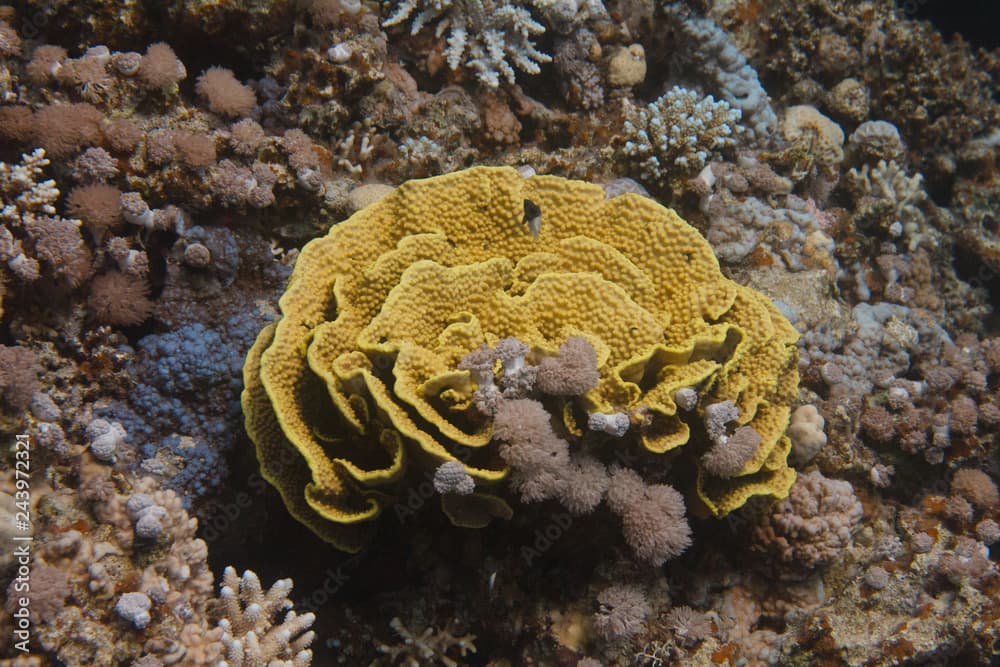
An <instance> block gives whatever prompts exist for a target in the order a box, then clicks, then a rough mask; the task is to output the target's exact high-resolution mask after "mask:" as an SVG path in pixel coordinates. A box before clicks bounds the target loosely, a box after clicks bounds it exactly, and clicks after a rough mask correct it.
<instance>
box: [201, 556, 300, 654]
mask: <svg viewBox="0 0 1000 667" xmlns="http://www.w3.org/2000/svg"><path fill="white" fill-rule="evenodd" d="M291 592H292V580H291V579H280V580H278V581H276V582H275V583H274V585H273V586H271V588H269V589H268V590H267V591H265V590H264V589H263V588H262V587H261V584H260V579H259V578H258V577H257V575H256V574H255V573H254V572H252V571H250V570H247V571H246V572H244V573H243V576H242V577H240V576H238V575H237V574H236V570H234V569H233V568H231V567H227V568H226V571H225V573H224V574H223V577H222V588H221V590H220V592H219V604H220V609H219V612H220V614H221V616H222V620H220V621H219V625H218V627H219V628H221V629H222V643H223V645H224V646H225V647H226V662H223V663H219V664H220V665H225V666H226V667H258V666H260V667H264V666H266V667H307V666H308V665H310V664H312V651H311V650H309V649H308V648H307V647H308V646H309V645H310V644H311V643H312V641H313V639H314V638H315V637H316V633H315V632H313V631H312V630H310V629H309V628H310V627H312V624H313V621H314V620H316V616H315V614H312V613H307V614H302V615H301V616H299V615H298V614H296V613H295V612H294V611H292V610H291V606H292V601H291V600H289V599H288V594H289V593H291ZM286 609H288V610H289V611H288V612H287V613H286V614H285V618H284V620H283V621H280V622H277V616H278V614H280V613H281V612H282V611H284V610H286Z"/></svg>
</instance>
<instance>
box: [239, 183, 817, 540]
mask: <svg viewBox="0 0 1000 667" xmlns="http://www.w3.org/2000/svg"><path fill="white" fill-rule="evenodd" d="M280 306H281V318H280V319H279V320H278V321H277V322H276V323H274V324H272V325H270V326H268V327H267V328H265V329H264V330H263V331H262V332H261V333H260V336H259V337H258V339H257V342H256V343H255V345H254V346H253V348H252V349H251V351H250V353H249V355H248V358H247V362H246V366H245V369H244V381H245V390H244V392H243V408H244V413H245V415H246V428H247V432H248V433H249V435H250V437H251V439H252V440H253V442H254V443H255V445H256V448H257V457H258V460H259V462H260V465H261V470H262V472H263V474H264V476H265V477H266V478H267V479H268V480H269V481H270V482H271V483H272V484H273V485H274V486H275V487H276V488H277V489H278V490H279V491H280V493H281V495H282V497H283V498H284V501H285V503H286V505H287V506H288V509H289V511H290V512H291V513H292V514H293V516H295V517H296V518H297V519H298V520H300V521H302V522H303V523H305V524H306V525H307V526H309V527H310V528H311V529H312V530H314V531H315V532H316V533H317V534H318V535H320V536H321V537H323V538H324V539H326V540H328V541H330V542H331V543H333V544H334V545H336V546H337V547H339V548H341V549H344V550H348V551H355V550H357V549H360V548H361V547H362V546H363V544H364V542H365V539H366V538H367V536H368V533H369V531H370V528H371V526H372V523H373V522H372V520H373V519H375V518H376V517H377V515H378V514H379V512H380V511H381V510H382V509H384V508H385V507H387V506H390V505H391V504H392V503H394V502H396V498H398V496H399V493H400V491H401V488H402V485H403V484H404V480H405V479H406V478H407V477H408V476H409V477H410V478H411V479H412V473H413V471H415V470H417V471H429V472H433V470H434V469H435V468H436V467H437V466H438V465H440V464H442V463H444V462H448V461H461V462H462V464H463V465H464V466H465V469H466V471H467V472H468V474H469V475H470V476H471V477H472V478H473V479H474V480H475V483H476V491H475V493H473V494H470V495H469V496H467V497H465V498H464V499H455V498H450V499H448V500H447V502H445V503H444V509H445V511H446V512H447V513H448V515H449V517H451V519H452V521H453V522H455V523H457V524H460V525H484V524H485V523H486V522H487V521H488V518H489V517H490V516H509V514H510V507H509V506H508V504H507V502H506V500H505V498H509V496H508V495H507V494H505V493H504V489H503V485H501V484H499V482H501V481H502V480H503V479H504V477H505V476H506V475H507V472H508V471H507V469H506V468H505V466H504V462H503V460H502V459H501V458H500V457H499V456H498V455H497V452H496V444H495V443H494V442H493V441H492V424H491V423H490V419H489V418H487V417H484V415H483V414H482V413H481V412H479V411H478V410H477V409H476V408H475V406H474V405H473V401H472V395H473V392H474V391H475V390H476V384H475V380H474V378H473V377H472V375H470V372H469V371H467V370H461V369H460V368H459V362H460V361H461V360H462V358H463V357H465V355H467V354H468V353H469V352H471V351H473V350H475V349H477V348H478V347H479V346H480V345H481V344H486V345H488V346H492V345H494V344H496V342H497V341H498V340H500V339H503V338H506V337H514V338H517V339H518V340H520V341H522V342H524V343H525V344H527V345H528V346H529V348H530V349H531V354H532V355H535V356H536V357H537V356H544V355H554V354H557V351H558V349H559V346H560V345H561V344H562V343H563V342H564V341H566V340H567V338H569V337H570V336H582V337H584V338H586V339H587V340H588V341H589V342H590V343H591V344H592V345H593V347H594V349H595V350H596V352H597V358H598V368H599V374H600V380H599V382H598V384H597V386H596V387H594V388H593V389H591V390H590V391H588V392H587V393H586V394H585V395H583V396H579V397H573V398H568V399H567V401H571V402H572V404H567V405H566V406H564V408H565V409H563V410H562V415H561V417H560V418H561V419H562V420H563V421H564V422H565V423H564V424H563V425H562V426H563V427H564V430H565V433H564V435H565V436H566V437H567V438H568V439H570V440H571V441H572V442H575V441H576V440H579V437H580V433H581V430H580V428H579V427H578V426H577V424H578V423H579V422H580V420H579V418H575V417H574V415H579V414H587V413H590V414H592V413H597V412H600V413H623V414H627V415H629V418H630V421H631V424H632V426H631V428H630V429H629V431H628V434H627V436H626V437H625V438H619V439H609V441H608V442H607V443H606V444H605V445H603V446H604V447H605V451H604V455H607V456H610V455H613V453H614V452H613V451H611V450H612V449H614V448H624V447H629V446H632V447H640V448H644V449H645V450H647V451H648V452H650V453H652V454H654V455H662V456H663V459H664V461H667V460H668V459H673V458H675V457H676V455H678V454H683V453H685V452H686V451H688V450H690V452H691V453H692V454H693V453H694V452H695V450H697V451H698V452H699V453H700V452H703V451H705V448H706V447H707V445H706V443H704V442H696V441H698V440H704V433H703V429H702V427H701V426H700V423H701V421H700V420H701V416H702V415H703V409H704V407H705V406H707V405H709V404H712V403H717V402H721V401H726V400H731V401H733V403H734V404H735V405H736V406H737V407H738V409H739V419H738V425H739V426H746V425H748V426H750V427H752V428H753V429H754V430H756V431H757V432H758V433H759V434H760V435H761V439H760V445H759V447H758V449H757V451H756V453H755V454H754V456H752V457H751V458H750V459H749V460H748V461H747V462H746V464H745V465H744V466H743V468H742V469H741V470H739V472H738V473H737V474H735V475H733V476H730V477H728V478H725V479H723V478H716V477H713V476H712V475H710V474H708V473H707V472H706V471H704V470H702V469H701V468H700V466H699V464H698V458H697V456H691V457H690V460H691V461H692V463H693V465H695V466H696V467H697V470H698V472H697V475H696V477H697V479H696V481H695V484H693V485H692V488H693V489H694V493H693V494H692V497H691V500H692V501H695V502H697V503H698V504H699V505H700V506H701V507H702V508H703V509H707V510H708V511H709V512H710V513H711V514H714V515H716V516H722V515H725V514H726V513H728V512H730V511H732V510H734V509H736V508H738V507H740V506H741V505H742V504H743V503H744V502H746V500H747V499H748V498H750V497H751V496H753V495H770V496H774V497H777V498H782V497H785V496H786V495H787V493H788V488H789V486H791V484H792V482H793V481H794V479H795V473H794V471H792V470H791V469H790V468H789V467H788V465H787V462H786V459H787V455H788V451H789V448H790V445H789V441H788V438H787V437H786V436H785V435H784V432H785V428H786V426H787V424H788V419H789V412H790V405H791V403H792V402H793V401H794V400H795V398H796V395H797V391H798V373H797V369H796V365H797V363H796V362H797V359H796V352H795V341H796V339H797V334H796V332H795V330H794V329H793V328H792V327H791V325H790V324H789V323H788V322H787V321H786V320H785V318H784V317H783V316H782V314H781V313H780V311H778V309H777V308H775V307H774V305H773V304H772V303H771V302H770V300H769V299H768V298H767V297H765V296H763V295H761V294H759V293H757V292H755V291H753V290H750V289H748V288H745V287H742V286H740V285H738V284H737V283H735V282H733V281H731V280H729V279H727V278H725V277H724V276H723V275H722V273H721V271H720V269H719V264H718V262H717V260H716V258H715V256H714V254H713V253H712V250H711V248H710V247H709V245H708V243H707V242H706V241H705V240H704V238H702V236H701V235H700V234H699V233H698V231H697V230H696V229H694V228H693V227H691V226H690V225H688V224H687V223H686V222H684V221H683V220H681V219H680V218H679V217H678V216H677V215H676V214H675V213H674V212H673V211H671V210H668V209H666V208H664V207H662V206H660V205H658V204H657V203H655V202H654V201H652V200H650V199H647V198H644V197H640V196H638V195H634V194H624V195H620V196H617V197H614V198H611V199H606V198H605V193H604V190H603V189H602V188H601V187H599V186H597V185H593V184H589V183H584V182H580V181H573V180H567V179H563V178H558V177H554V176H531V177H523V176H521V175H520V174H519V173H518V172H517V171H515V170H514V169H511V168H504V167H500V168H493V167H475V168H472V169H468V170H466V171H462V172H457V173H453V174H448V175H445V176H438V177H435V178H429V179H425V180H417V181H410V182H407V183H404V184H403V185H401V186H400V187H399V188H397V189H396V190H395V191H394V192H393V193H392V194H390V195H388V196H386V197H385V198H384V199H382V200H381V201H379V202H377V203H375V204H372V205H371V206H369V207H367V208H365V209H363V210H361V211H359V212H358V213H356V214H354V215H353V216H352V217H351V218H350V219H349V220H347V221H345V222H343V223H340V224H338V225H335V226H334V227H333V228H332V229H331V231H330V232H329V234H327V235H326V236H324V237H322V238H318V239H315V240H313V241H311V242H310V243H309V244H308V245H306V246H305V248H303V250H302V252H301V254H300V255H299V258H298V261H297V264H296V266H295V270H294V272H293V274H292V277H291V279H290V281H289V283H288V287H287V290H286V292H285V294H284V296H283V297H282V298H281V301H280ZM680 389H693V390H695V391H696V392H697V396H698V402H697V405H695V406H694V407H693V408H691V409H688V410H682V409H680V408H678V406H677V404H676V403H675V401H674V397H675V394H676V392H677V391H678V390H680ZM689 407H690V406H689ZM584 423H585V422H584ZM588 437H591V439H593V438H592V435H591V436H588ZM588 446H591V447H593V446H594V445H592V444H591V445H588ZM598 455H600V452H598ZM654 458H655V456H654Z"/></svg>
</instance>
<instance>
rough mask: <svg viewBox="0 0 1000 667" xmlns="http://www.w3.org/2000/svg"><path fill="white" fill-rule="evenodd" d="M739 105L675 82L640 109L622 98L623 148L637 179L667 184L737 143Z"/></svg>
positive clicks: (697, 168)
mask: <svg viewBox="0 0 1000 667" xmlns="http://www.w3.org/2000/svg"><path fill="white" fill-rule="evenodd" d="M739 119H740V111H739V109H732V108H730V106H729V104H728V103H726V102H725V101H722V100H719V101H718V102H716V101H715V99H713V98H712V96H711V95H709V96H708V97H704V98H700V97H699V95H698V94H697V93H696V92H694V91H693V90H688V89H687V88H681V87H680V86H674V87H673V88H671V89H670V90H668V91H667V92H666V93H664V94H663V95H662V96H661V97H660V98H659V99H657V100H656V101H654V102H650V103H649V104H647V105H646V106H644V107H634V106H632V105H631V104H630V103H629V102H628V101H627V100H626V102H625V124H624V130H625V134H626V135H627V141H626V142H625V147H624V152H625V155H627V156H628V157H630V158H632V159H633V160H635V168H636V170H637V171H638V173H639V175H640V177H641V178H642V179H643V180H645V181H646V182H648V183H658V184H663V185H666V184H667V183H668V182H670V181H676V180H678V178H680V177H685V176H688V175H690V174H692V173H694V172H696V171H698V170H699V169H701V168H702V167H704V166H705V164H706V163H707V161H708V159H709V158H710V157H711V156H712V155H714V154H715V153H716V152H717V151H718V150H720V149H722V148H725V147H727V146H732V145H734V144H735V143H736V141H735V139H734V135H735V134H736V133H737V132H738V131H739V130H741V127H740V126H739V125H737V121H739Z"/></svg>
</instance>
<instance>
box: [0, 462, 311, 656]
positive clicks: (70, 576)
mask: <svg viewBox="0 0 1000 667" xmlns="http://www.w3.org/2000/svg"><path fill="white" fill-rule="evenodd" d="M81 474H82V484H81V487H80V491H79V493H78V494H67V493H59V492H54V491H49V492H48V493H47V495H46V498H45V502H44V503H42V504H41V506H44V508H45V509H40V510H39V514H40V517H39V522H40V525H41V526H45V527H46V529H47V530H46V532H45V533H44V534H43V536H42V537H41V539H39V540H36V544H35V549H34V557H33V558H34V560H33V565H32V576H31V580H30V581H31V588H30V594H31V599H32V605H31V608H30V609H31V621H32V626H33V629H34V632H35V633H36V634H37V638H38V642H39V645H40V646H41V647H43V648H44V649H46V650H47V651H50V652H51V654H52V655H54V656H56V657H57V658H58V659H59V661H60V662H61V663H63V664H67V665H89V664H106V665H112V664H140V665H144V666H157V665H160V666H162V665H168V664H184V665H217V664H219V663H220V661H222V660H226V661H228V664H230V665H233V666H234V667H235V666H237V665H242V666H249V665H271V666H273V667H276V666H277V665H279V664H289V665H295V666H299V667H301V666H304V665H309V664H311V661H312V654H311V652H310V651H309V650H308V649H307V648H306V647H307V646H308V645H309V644H310V643H311V641H312V639H313V634H312V633H311V632H309V631H308V628H309V626H310V625H311V624H312V622H313V619H314V617H313V615H312V614H309V613H307V614H303V615H301V616H297V615H296V614H295V612H294V611H287V613H286V614H285V615H284V618H283V619H282V618H279V617H277V615H278V614H280V613H281V612H283V611H285V610H287V609H290V607H291V601H290V600H289V599H288V597H287V596H288V594H289V592H290V590H291V580H287V579H286V580H282V581H279V582H277V583H276V584H275V585H274V586H273V587H272V588H271V589H270V590H268V591H264V590H263V589H262V588H261V586H260V581H259V580H258V579H257V577H256V575H255V574H253V573H252V572H249V571H248V572H246V573H245V574H244V576H243V578H242V579H240V578H238V577H237V576H236V574H235V571H234V570H233V569H232V568H227V569H226V572H225V574H224V576H223V578H222V581H221V584H220V589H221V590H220V594H219V597H218V598H215V597H214V596H213V595H212V592H213V576H212V572H211V570H210V569H209V566H208V560H207V559H208V550H207V545H206V544H205V542H204V541H203V540H201V539H199V538H197V537H196V536H195V535H196V532H197V527H198V522H197V520H195V519H193V518H191V517H190V516H188V514H187V513H186V512H185V510H184V509H183V507H182V501H181V499H180V497H179V496H177V495H176V494H175V493H174V492H173V491H169V490H163V489H160V488H159V487H158V485H157V484H156V483H155V482H154V481H153V480H152V479H149V478H146V479H143V480H139V481H138V482H137V483H136V485H135V487H134V488H133V489H132V490H131V491H124V492H123V490H122V489H120V488H119V486H118V485H117V484H116V482H115V481H114V479H113V478H112V476H111V475H110V474H109V471H108V470H107V469H106V468H104V467H102V466H96V465H95V464H93V463H92V462H89V461H87V460H86V459H85V460H84V461H83V467H82V469H81ZM13 586H14V584H13V583H12V584H11V589H10V592H11V593H12V594H9V595H8V596H7V606H8V610H9V611H11V612H13V610H14V605H15V604H16V600H17V598H18V596H19V595H21V594H23V593H24V592H25V591H21V592H20V593H18V592H17V591H15V590H14V588H13ZM13 593H17V594H13ZM6 641H7V636H5V637H4V639H3V642H6ZM0 645H4V644H0ZM284 661H288V662H284Z"/></svg>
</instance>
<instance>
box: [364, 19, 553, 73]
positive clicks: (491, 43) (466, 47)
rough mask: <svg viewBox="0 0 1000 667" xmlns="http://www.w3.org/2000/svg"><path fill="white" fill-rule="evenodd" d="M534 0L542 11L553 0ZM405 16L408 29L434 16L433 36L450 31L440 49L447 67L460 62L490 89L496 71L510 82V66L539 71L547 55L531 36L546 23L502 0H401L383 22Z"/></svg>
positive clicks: (412, 30)
mask: <svg viewBox="0 0 1000 667" xmlns="http://www.w3.org/2000/svg"><path fill="white" fill-rule="evenodd" d="M533 4H534V5H535V6H536V7H538V8H539V9H540V10H543V11H544V10H545V9H546V8H547V7H548V6H550V5H555V4H557V3H554V2H551V0H537V1H536V2H534V3H533ZM408 19H412V21H411V23H410V33H411V34H416V33H418V32H420V30H421V28H423V27H424V26H426V25H428V24H429V23H431V22H432V21H435V20H437V21H438V24H437V28H436V29H435V34H436V35H437V36H438V37H440V36H441V35H443V34H444V32H445V31H446V30H449V31H450V32H449V33H448V48H446V49H445V58H446V59H447V61H448V66H449V67H450V68H451V69H458V67H459V66H460V65H462V64H463V63H464V64H465V66H466V67H468V68H469V69H472V70H474V71H475V72H476V78H478V79H479V80H480V81H481V82H482V83H484V84H485V85H486V86H488V87H490V88H496V87H498V86H499V85H500V77H501V76H502V77H503V79H504V80H505V81H506V82H507V83H510V84H513V83H514V68H515V67H516V68H517V69H519V70H521V71H522V72H526V73H527V74H538V73H539V72H540V71H541V63H547V62H549V61H551V60H552V58H551V57H550V56H549V55H548V54H545V53H542V52H541V51H539V50H538V49H536V48H535V45H534V43H533V42H532V38H533V37H537V36H538V35H541V34H542V33H544V32H545V26H543V25H542V24H541V23H539V22H538V21H535V20H534V19H533V18H532V16H531V12H529V11H528V10H527V9H526V8H524V7H521V6H518V5H515V4H512V3H510V2H506V0H499V1H498V2H493V1H492V0H403V1H402V2H401V3H400V4H399V7H398V8H397V9H396V12H395V13H394V14H393V15H392V16H390V17H389V18H388V19H386V20H385V21H383V23H382V25H383V26H385V27H390V26H394V25H399V24H401V23H403V22H404V21H406V20H408Z"/></svg>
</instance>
